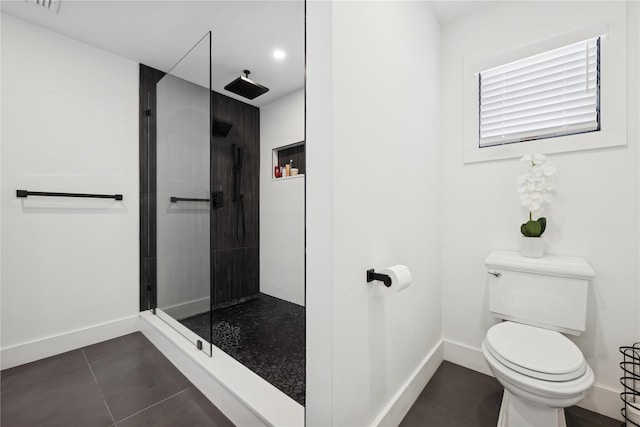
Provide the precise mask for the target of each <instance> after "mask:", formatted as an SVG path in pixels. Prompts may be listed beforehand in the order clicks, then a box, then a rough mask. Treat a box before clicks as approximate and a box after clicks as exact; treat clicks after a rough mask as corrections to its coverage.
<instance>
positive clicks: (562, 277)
mask: <svg viewBox="0 0 640 427" xmlns="http://www.w3.org/2000/svg"><path fill="white" fill-rule="evenodd" d="M485 265H486V266H487V269H488V273H489V309H490V311H491V313H492V314H493V315H494V316H495V317H496V318H498V319H502V320H505V321H504V322H501V323H498V324H496V325H494V326H492V327H491V328H490V329H489V330H488V331H487V335H486V336H485V339H484V341H483V342H482V353H483V354H484V357H485V359H486V360H487V362H488V364H489V367H490V368H491V371H492V372H493V374H494V375H495V376H496V378H497V379H498V381H499V382H500V384H502V385H503V386H504V388H505V391H504V397H503V399H502V406H501V408H500V417H499V419H498V427H507V426H509V427H516V426H518V427H519V426H532V427H533V426H535V427H566V421H565V417H564V408H566V407H568V406H571V405H574V404H576V403H578V402H579V401H580V400H582V399H583V398H584V396H585V395H586V393H587V390H588V389H589V387H591V384H593V371H592V370H591V368H590V367H589V365H587V362H586V361H585V359H584V356H583V355H582V352H581V351H580V349H579V348H578V347H577V346H576V345H575V344H574V343H573V342H571V341H570V340H569V339H568V338H567V337H565V336H564V335H562V333H566V334H571V335H580V334H581V333H582V332H584V330H585V323H586V317H587V293H588V287H589V281H590V280H591V279H592V278H593V277H594V275H595V274H594V272H593V269H592V268H591V267H590V266H589V264H588V263H587V262H586V261H585V260H584V259H582V258H577V257H567V256H556V255H545V256H544V257H542V258H526V257H523V256H521V255H520V254H519V253H517V252H510V251H493V252H491V253H490V254H489V256H488V257H487V258H486V259H485Z"/></svg>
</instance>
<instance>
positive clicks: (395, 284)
mask: <svg viewBox="0 0 640 427" xmlns="http://www.w3.org/2000/svg"><path fill="white" fill-rule="evenodd" d="M380 274H386V275H388V276H389V277H391V288H389V290H390V291H393V292H400V291H401V290H403V289H406V288H407V287H408V286H409V285H410V284H411V281H412V280H413V279H412V277H411V272H410V271H409V267H407V266H406V265H400V264H398V265H392V266H391V267H387V268H385V269H383V270H382V271H380Z"/></svg>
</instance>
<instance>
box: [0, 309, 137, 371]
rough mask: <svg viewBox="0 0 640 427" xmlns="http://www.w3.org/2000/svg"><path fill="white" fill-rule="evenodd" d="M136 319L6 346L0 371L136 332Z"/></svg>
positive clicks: (122, 320)
mask: <svg viewBox="0 0 640 427" xmlns="http://www.w3.org/2000/svg"><path fill="white" fill-rule="evenodd" d="M138 317H139V316H138V314H137V313H136V314H135V315H133V316H127V317H123V318H121V319H116V320H112V321H110V322H105V323H100V324H97V325H92V326H88V327H86V328H81V329H76V330H74V331H69V332H65V333H62V334H57V335H52V336H49V337H46V338H41V339H38V340H33V341H29V342H26V343H21V344H17V345H13V346H10V347H5V348H3V349H1V350H0V369H8V368H13V367H14V366H18V365H23V364H25V363H29V362H34V361H36V360H40V359H44V358H46V357H50V356H55V355H56V354H60V353H64V352H67V351H71V350H75V349H77V348H81V347H86V346H88V345H92V344H96V343H99V342H101V341H106V340H110V339H112V338H117V337H120V336H122V335H126V334H130V333H132V332H136V331H137V330H138Z"/></svg>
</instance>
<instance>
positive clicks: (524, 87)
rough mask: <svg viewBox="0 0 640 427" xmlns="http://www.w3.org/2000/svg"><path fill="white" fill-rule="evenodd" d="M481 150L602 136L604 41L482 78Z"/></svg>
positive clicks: (501, 68) (574, 46)
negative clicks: (560, 138)
mask: <svg viewBox="0 0 640 427" xmlns="http://www.w3.org/2000/svg"><path fill="white" fill-rule="evenodd" d="M478 87H479V111H478V119H479V126H478V130H479V132H478V138H479V147H480V148H483V147H491V146H496V145H502V144H509V143H514V142H522V141H530V140H536V139H543V138H553V137H558V136H564V135H572V134H577V133H584V132H592V131H598V130H600V37H595V38H591V39H588V40H584V41H581V42H578V43H573V44H570V45H567V46H564V47H560V48H557V49H554V50H550V51H547V52H544V53H541V54H538V55H535V56H530V57H528V58H524V59H521V60H518V61H515V62H510V63H508V64H504V65H500V66H497V67H494V68H490V69H487V70H485V71H481V72H479V73H478Z"/></svg>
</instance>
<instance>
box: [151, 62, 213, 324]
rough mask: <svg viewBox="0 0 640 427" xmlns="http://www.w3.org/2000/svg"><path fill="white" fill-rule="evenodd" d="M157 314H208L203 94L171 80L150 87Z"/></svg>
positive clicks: (206, 153)
mask: <svg viewBox="0 0 640 427" xmlns="http://www.w3.org/2000/svg"><path fill="white" fill-rule="evenodd" d="M156 92H157V93H156V110H157V111H156V112H157V143H156V145H157V146H156V150H157V155H156V157H157V163H156V206H157V209H156V212H157V213H156V218H157V225H156V234H157V244H156V245H157V246H156V252H157V257H158V262H157V265H158V267H157V287H158V291H157V292H158V295H157V302H158V308H161V309H162V310H164V311H165V312H167V313H168V314H170V315H171V316H173V317H174V318H177V319H181V318H184V317H188V316H192V315H194V314H198V313H202V312H207V311H209V310H210V301H211V299H210V292H211V290H210V286H211V283H210V266H209V264H210V249H209V247H210V233H209V230H210V218H211V208H210V206H209V204H208V203H203V202H187V201H179V202H177V203H171V201H170V197H171V196H175V197H181V198H200V199H209V198H210V197H211V195H210V193H209V187H210V183H209V175H210V167H209V165H210V163H211V160H210V153H209V149H210V137H209V127H210V125H209V122H210V112H209V111H210V105H209V90H208V89H207V88H205V87H202V86H198V85H195V84H193V83H190V82H188V81H186V80H183V79H181V78H179V77H176V76H174V75H170V74H168V75H166V76H164V77H163V78H162V80H160V82H158V85H157V87H156Z"/></svg>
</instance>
